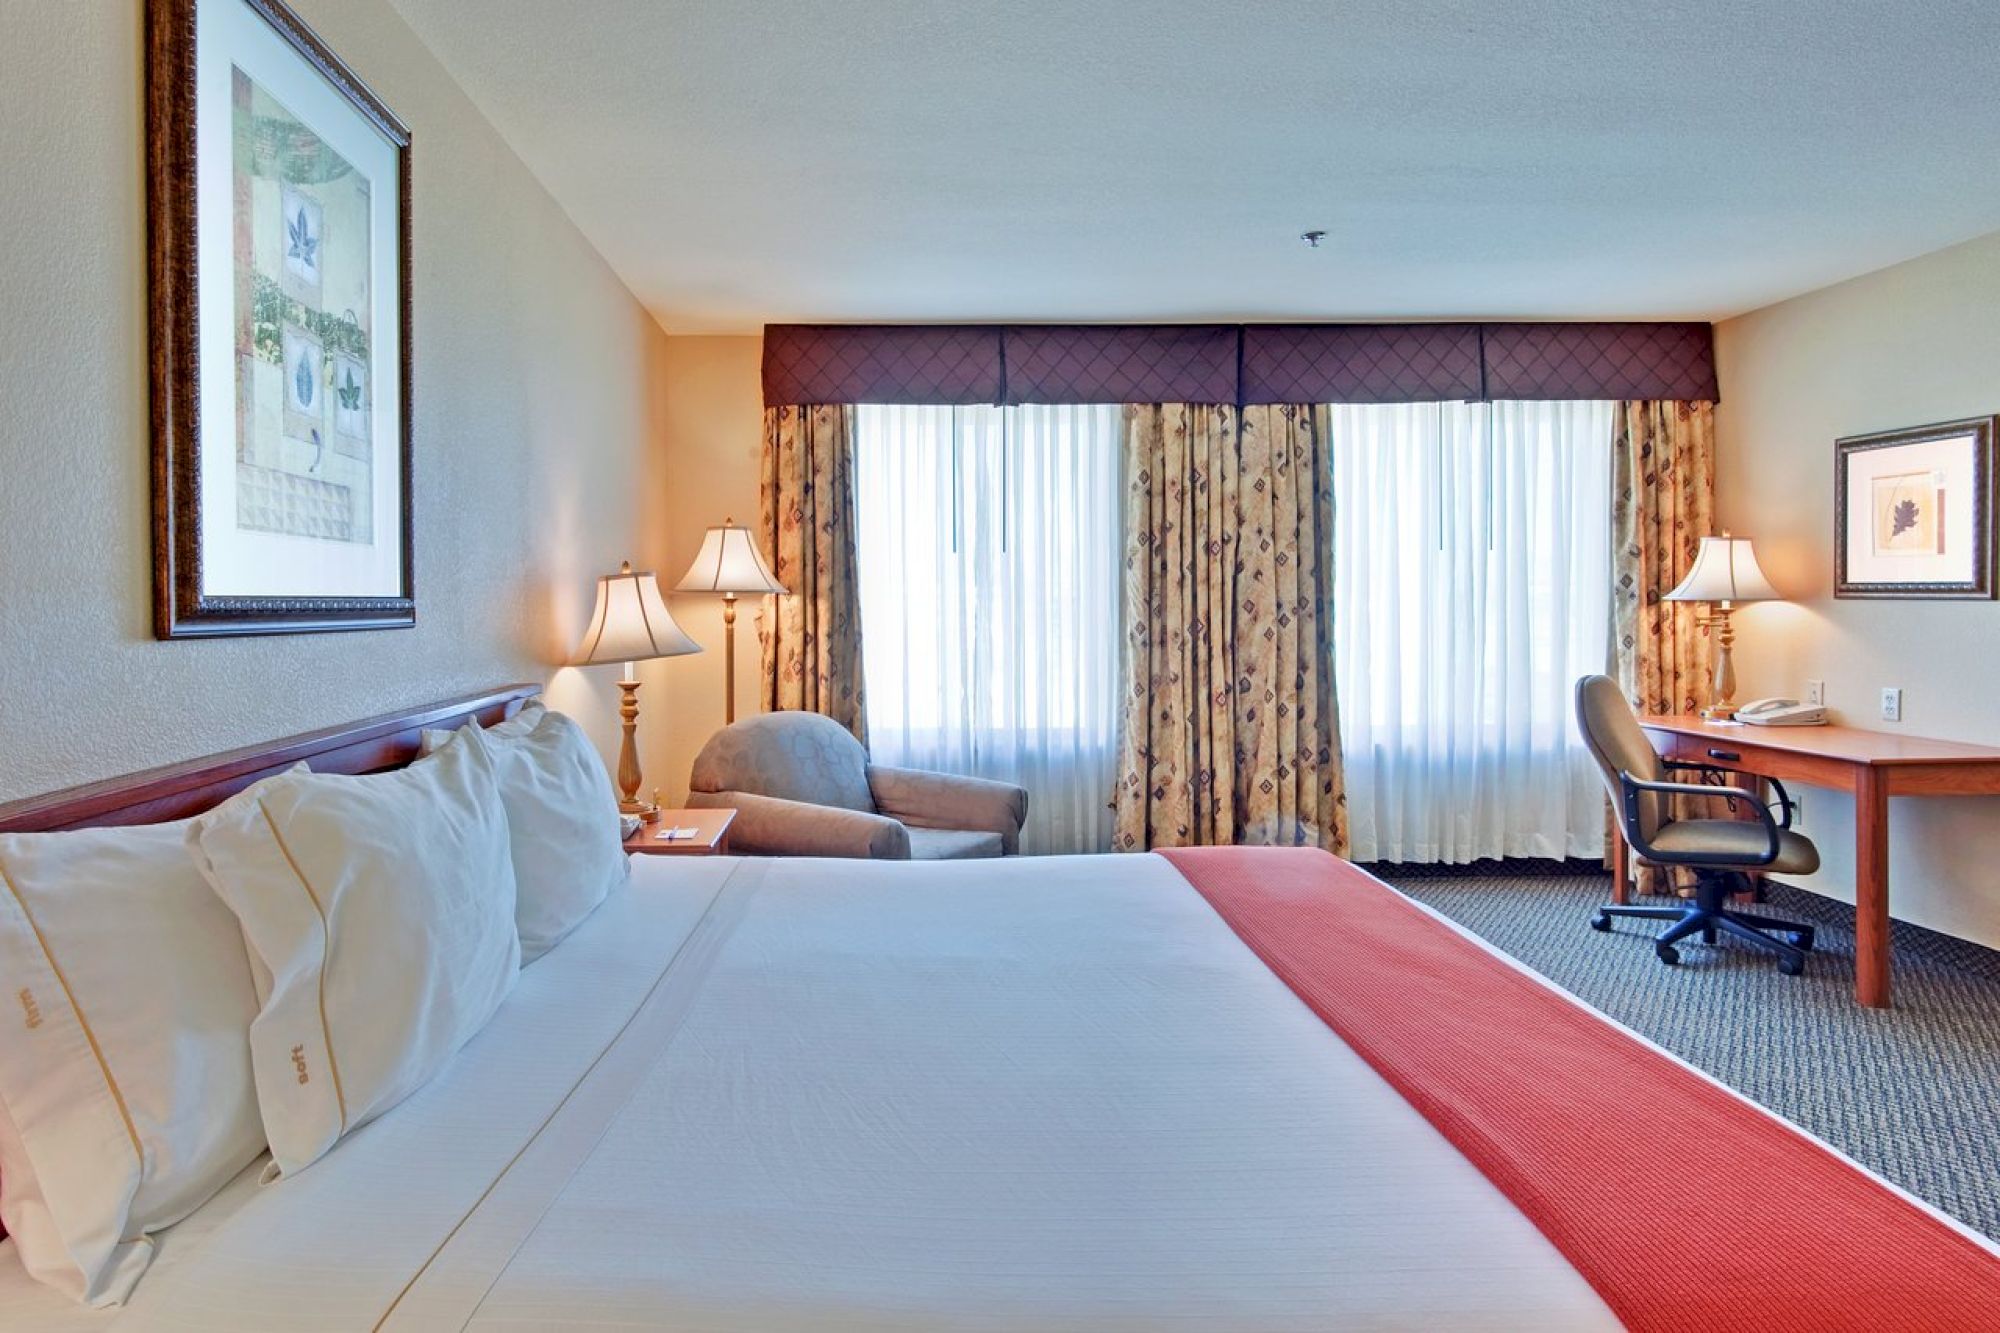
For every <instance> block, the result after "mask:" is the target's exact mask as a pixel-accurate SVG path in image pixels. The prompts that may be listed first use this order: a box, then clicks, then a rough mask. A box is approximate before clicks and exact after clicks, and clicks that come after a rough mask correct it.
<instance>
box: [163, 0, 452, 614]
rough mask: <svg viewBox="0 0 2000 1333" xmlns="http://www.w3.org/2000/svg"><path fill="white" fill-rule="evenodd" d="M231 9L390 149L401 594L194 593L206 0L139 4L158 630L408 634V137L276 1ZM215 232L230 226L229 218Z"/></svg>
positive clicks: (251, 1)
mask: <svg viewBox="0 0 2000 1333" xmlns="http://www.w3.org/2000/svg"><path fill="white" fill-rule="evenodd" d="M236 2H237V3H241V4H243V5H245V6H247V7H248V8H249V9H250V10H251V11H253V12H254V13H256V14H257V15H259V16H260V17H261V18H262V19H263V20H264V21H265V22H266V23H268V24H269V25H270V26H271V28H272V29H273V30H274V31H275V32H276V33H277V34H278V35H279V36H280V37H281V38H283V39H284V41H285V43H286V44H287V45H288V46H289V47H290V48H291V49H292V50H293V51H295V52H296V53H297V54H298V55H299V56H300V57H301V58H302V59H303V60H304V61H305V63H306V64H307V65H309V66H310V67H311V68H312V69H313V70H315V71H316V72H317V73H318V74H319V75H320V76H321V77H323V78H324V79H325V80H326V81H327V83H328V84H330V85H331V86H332V87H333V89H334V90H335V91H337V92H338V93H339V94H341V95H342V97H343V98H344V99H345V100H346V101H347V102H348V103H350V104H351V105H352V107H353V108H354V110H355V111H356V112H358V113H359V114H360V115H361V116H362V117H363V118H364V119H366V120H367V121H368V122H369V123H370V124H371V125H372V126H373V127H374V128H375V129H376V130H378V131H380V133H381V134H382V136H383V137H384V138H385V139H386V140H388V142H389V143H390V145H391V146H392V147H393V149H394V152H395V156H396V186H397V201H396V214H397V216H396V247H395V249H396V269H397V272H396V278H397V284H398V290H397V294H396V302H395V305H396V319H397V323H398V326H399V330H398V332H399V337H398V349H397V350H398V361H399V363H400V364H399V365H398V366H397V373H396V377H395V382H396V387H397V391H398V393H399V394H400V395H401V403H400V411H399V414H398V421H399V430H398V434H399V436H400V440H399V444H400V448H399V451H398V452H399V456H400V461H399V469H398V470H399V473H400V475H399V478H398V484H399V486H400V488H401V509H402V523H401V547H402V549H401V561H402V587H401V590H400V592H399V593H398V594H397V595H395V596H386V597H312V596H287V597H234V596H230V597H222V596H206V595H204V594H203V592H202V587H203V580H202V558H203V554H202V543H201V485H200V483H201V450H202V444H203V441H202V425H201V381H200V355H199V350H200V349H199V344H200V329H199V324H198V318H199V288H198V284H197V276H198V268H197V254H198V232H197V228H198V226H199V225H200V219H199V218H198V217H197V213H196V173H195V161H196V125H195V99H196V65H195V32H196V25H197V22H198V12H199V10H200V9H201V7H202V6H203V5H204V4H207V3H215V0H146V186H147V191H146V222H147V260H148V277H149V284H150V307H151V308H150V317H151V335H152V337H151V367H150V368H151V372H152V463H153V629H154V633H155V635H156V636H157V637H159V638H162V639H177V638H191V637H213V636H219V635H247V634H298V633H306V632H311V631H320V630H360V629H398V628H406V627H408V626H411V625H414V624H415V623H416V562H415V544H414V540H413V524H412V518H413V513H412V510H413V505H412V496H413V492H412V471H411V461H410V460H411V437H412V429H411V423H412V420H413V416H412V410H411V407H412V396H411V387H412V385H411V373H410V365H411V350H410V349H411V343H410V334H411V327H410V324H411V321H410V131H409V129H408V128H407V127H406V126H405V125H404V124H403V122H402V121H400V120H398V119H397V118H396V116H395V114H394V113H393V112H391V111H390V110H389V108H388V107H387V106H386V105H385V104H384V103H383V102H382V100H381V99H380V98H379V97H377V96H376V95H375V94H374V93H373V92H372V91H370V90H369V88H368V86H367V85H366V84H364V83H363V82H362V81H361V80H360V79H359V78H358V77H356V75H355V74H354V72H353V71H352V70H350V69H349V68H348V67H347V66H346V65H345V64H344V63H343V62H342V61H341V59H340V58H339V57H338V56H336V55H335V54H334V53H333V51H332V50H331V49H330V48H328V46H327V45H326V43H325V42H323V41H322V40H321V39H320V38H319V36H318V35H317V34H316V33H314V32H313V30H312V29H311V28H309V27H307V26H306V24H305V22H304V21H303V20H301V19H300V18H299V17H298V15H296V14H294V13H293V12H292V11H291V10H290V9H289V8H287V7H286V6H285V4H284V3H283V0H236ZM223 225H228V220H227V219H225V220H224V223H223Z"/></svg>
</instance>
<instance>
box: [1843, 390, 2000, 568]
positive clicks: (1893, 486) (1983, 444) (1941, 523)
mask: <svg viewBox="0 0 2000 1333" xmlns="http://www.w3.org/2000/svg"><path fill="white" fill-rule="evenodd" d="M1996 426H2000V417H1974V418H1972V419H1970V420H1967V421H1945V422H1940V423H1938V424H1937V425H1935V426H1918V427H1915V428H1913V429H1911V430H1892V431H1883V432H1881V433H1880V434H1876V435H1855V436H1850V437H1848V438H1847V439H1844V440H1836V441H1834V446H1833V450H1834V464H1833V466H1834V480H1833V509H1834V518H1833V522H1834V589H1833V592H1834V596H1836V597H1910V598H1948V597H1983V598H1990V597H1992V596H1993V595H1994V561H1993V556H1994V545H1993V498H1994V470H1993V464H1994V456H1993V447H1994V431H1995V427H1996Z"/></svg>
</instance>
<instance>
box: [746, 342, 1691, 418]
mask: <svg viewBox="0 0 2000 1333" xmlns="http://www.w3.org/2000/svg"><path fill="white" fill-rule="evenodd" d="M1719 396H1720V395H1719V394H1718V393H1717V391H1716V380H1715V348H1714V332H1713V330H1712V329H1711V328H1710V327H1709V326H1708V325H1706V324H1692V323H1682V324H1614V323H1598V324H1248V325H1235V324H1018V325H1009V326H1006V327H1000V326H996V325H991V324H943V325H937V324H930V325H924V324H911V325H896V324H888V325H884V324H869V325H841V324H771V325H767V326H766V327H765V329H764V401H765V402H766V403H767V404H770V405H772V406H779V405H786V404H803V403H935V404H967V403H1411V402H1434V401H1438V400H1449V399H1463V400H1469V401H1477V400H1480V399H1494V398H1537V399H1552V398H1553V399H1563V398H1612V399H1628V398H1659V399H1669V400H1679V401H1693V402H1714V401H1716V399H1717V398H1718V397H1719Z"/></svg>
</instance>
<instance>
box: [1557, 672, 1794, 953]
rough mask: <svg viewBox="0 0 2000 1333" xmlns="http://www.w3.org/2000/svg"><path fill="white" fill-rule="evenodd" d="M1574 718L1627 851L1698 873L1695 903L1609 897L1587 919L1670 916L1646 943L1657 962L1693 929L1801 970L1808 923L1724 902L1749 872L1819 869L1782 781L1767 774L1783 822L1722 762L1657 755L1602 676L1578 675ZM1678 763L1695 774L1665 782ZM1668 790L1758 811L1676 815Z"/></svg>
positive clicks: (1597, 922)
mask: <svg viewBox="0 0 2000 1333" xmlns="http://www.w3.org/2000/svg"><path fill="white" fill-rule="evenodd" d="M1576 725H1577V730H1578V731H1580V732H1582V733H1583V741H1584V744H1585V745H1586V746H1587V747H1589V750H1590V757H1591V758H1592V759H1594V760H1596V761H1597V770H1598V772H1599V773H1601V774H1603V776H1604V789H1605V791H1606V792H1607V793H1609V795H1610V797H1611V802H1612V805H1613V807H1614V808H1615V810H1616V812H1617V818H1618V822H1619V824H1620V825H1621V826H1622V827H1623V828H1624V830H1625V841H1626V842H1628V843H1630V844H1631V846H1632V850H1633V852H1634V853H1636V854H1637V855H1638V857H1639V859H1640V860H1642V861H1646V862H1648V863H1650V864H1652V865H1656V866H1685V867H1687V868H1688V869H1690V870H1692V871H1694V872H1695V899H1694V903H1693V905H1692V906H1681V907H1634V906H1626V905H1624V904H1621V903H1606V904H1605V905H1604V906H1602V907H1600V908H1598V909H1597V915H1596V916H1594V917H1592V918H1591V921H1590V926H1591V929H1593V930H1610V929H1611V918H1613V917H1616V916H1625V917H1635V918H1638V919H1640V920H1646V921H1671V922H1673V923H1674V924H1673V925H1671V926H1669V927H1668V928H1667V929H1666V930H1665V931H1663V932H1662V933H1661V934H1660V937H1659V938H1658V939H1657V940H1655V941H1654V942H1653V952H1654V953H1656V954H1658V955H1659V958H1660V961H1661V962H1663V963H1678V962H1680V960H1681V955H1680V951H1679V950H1678V949H1676V948H1674V945H1675V943H1676V942H1678V941H1680V940H1684V939H1686V938H1687V937H1688V936H1690V935H1693V934H1695V933H1696V932H1697V931H1699V932H1700V933H1701V939H1702V943H1704V944H1714V943H1715V942H1716V939H1717V937H1718V935H1730V936H1734V937H1735V938H1737V939H1740V940H1743V941H1745V942H1746V943H1749V944H1754V945H1756V946H1757V947H1758V948H1760V949H1769V950H1771V951H1772V952H1773V953H1775V954H1777V955H1778V970H1779V971H1780V972H1783V973H1784V974H1785V975H1786V976H1792V977H1795V976H1797V975H1799V973H1801V972H1803V971H1804V970H1805V966H1806V953H1807V951H1808V950H1810V949H1811V948H1812V946H1813V932H1812V927H1811V926H1806V925H1800V924H1799V923H1798V922H1796V921H1774V920H1772V919H1771V918H1769V917H1762V916H1753V915H1751V914H1749V913H1745V912H1735V911H1731V910H1730V909H1729V907H1728V902H1729V898H1730V895H1731V894H1735V893H1740V892H1742V891H1744V890H1746V889H1748V888H1750V887H1751V882H1750V877H1749V876H1748V875H1747V874H1746V873H1745V872H1746V871H1750V870H1774V871H1777V872H1779V873H1780V874H1793V875H1809V874H1811V873H1812V872H1813V871H1815V870H1817V869H1819V849H1818V848H1816V847H1814V846H1813V845H1812V843H1811V842H1810V841H1809V840H1807V838H1806V837H1805V836H1804V835H1803V834H1800V833H1794V832H1792V809H1793V806H1792V798H1791V797H1790V796H1789V795H1787V794H1786V792H1785V788H1784V786H1783V784H1781V783H1779V782H1778V781H1777V779H1775V778H1771V779H1767V781H1769V782H1770V783H1771V786H1772V787H1773V788H1774V789H1775V790H1776V792H1777V796H1778V802H1779V805H1780V807H1781V809H1782V814H1783V821H1782V822H1780V821H1779V820H1777V819H1774V818H1772V816H1771V811H1770V810H1769V809H1768V808H1767V807H1766V806H1765V804H1764V803H1763V801H1761V800H1759V799H1758V798H1757V797H1756V796H1755V795H1753V794H1752V793H1751V792H1749V791H1746V790H1744V789H1743V788H1741V787H1732V786H1729V785H1727V780H1728V777H1729V774H1728V772H1727V771H1726V770H1724V769H1719V768H1711V767H1709V766H1708V765H1706V764H1685V763H1678V762H1675V761H1673V760H1665V759H1661V758H1660V756H1659V755H1658V754H1656V753H1654V751H1653V747H1652V745H1651V744H1650V743H1649V742H1648V741H1647V740H1646V733H1645V732H1643V731H1641V730H1640V729H1639V720H1638V718H1636V717H1634V716H1633V715H1632V709H1631V707H1630V705H1628V704H1627V703H1626V702H1625V696H1624V694H1623V693H1622V692H1621V691H1620V690H1619V688H1618V686H1617V684H1616V683H1615V682H1613V681H1612V680H1611V679H1610V678H1609V677H1608V676H1585V677H1584V678H1583V679H1582V680H1579V681H1578V682H1577V683H1576ZM1676 771H1692V772H1695V773H1697V774H1698V775H1699V778H1700V780H1699V781H1696V782H1670V781H1667V780H1666V779H1667V777H1668V776H1669V775H1670V774H1671V773H1673V772H1676ZM1674 796H1705V797H1711V798H1714V797H1723V798H1727V799H1728V800H1729V801H1730V802H1731V803H1732V804H1734V803H1735V802H1737V801H1742V802H1744V803H1745V805H1746V806H1747V807H1748V808H1749V810H1750V811H1751V812H1752V813H1753V814H1755V815H1756V816H1757V819H1756V822H1755V823H1752V822H1751V821H1749V820H1745V819H1676V818H1674V817H1673V812H1672V807H1671V805H1670V799H1671V798H1672V797H1674ZM1780 936H1782V937H1783V938H1782V939H1781V938H1779V937H1780Z"/></svg>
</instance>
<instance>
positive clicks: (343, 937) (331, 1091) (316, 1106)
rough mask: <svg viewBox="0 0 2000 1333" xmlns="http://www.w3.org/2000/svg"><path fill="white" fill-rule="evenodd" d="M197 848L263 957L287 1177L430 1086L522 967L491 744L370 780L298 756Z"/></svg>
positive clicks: (226, 811)
mask: <svg viewBox="0 0 2000 1333" xmlns="http://www.w3.org/2000/svg"><path fill="white" fill-rule="evenodd" d="M188 844H189V847H190V848H191V849H192V850H193V852H194V854H195V860H196V862H197V864H199V865H200V866H201V869H202V873H203V874H205V875H206V876H207V877H208V881H209V883H210V884H211V885H213V886H214V888H215V892H216V893H217V894H218V895H219V896H220V897H221V898H222V900H223V902H225V903H227V904H228V906H229V909H230V910H231V911H232V912H234V913H235V915H236V918H237V920H238V921H240V922H241V923H242V928H243V938H244V939H245V941H247V942H248V944H249V947H250V954H251V958H252V962H253V964H254V965H255V973H256V978H257V981H258V982H259V987H258V989H259V991H260V1007H259V1010H258V1013H257V1016H256V1019H255V1020H254V1021H253V1022H252V1023H251V1024H250V1058H251V1065H252V1068H253V1071H254V1074H255V1079H256V1086H257V1105H258V1110H259V1113H260V1115H261V1117H262V1119H263V1124H264V1130H265V1133H266V1135H267V1137H268V1138H269V1140H270V1145H271V1157H272V1161H273V1163H274V1165H275V1169H276V1171H277V1173H278V1174H281V1175H288V1174H290V1173H292V1172H295V1171H298V1170H300V1169H302V1168H304V1167H306V1166H309V1165H311V1164H312V1163H313V1162H314V1161H317V1160H318V1159H319V1158H320V1157H321V1156H323V1155H324V1154H325V1153H326V1152H327V1151H328V1150H329V1149H331V1148H332V1147H333V1146H334V1144H335V1143H336V1142H338V1141H339V1139H340V1138H341V1136H342V1135H345V1134H347V1133H350V1132H351V1131H353V1130H354V1129H356V1128H358V1127H360V1126H361V1125H363V1124H365V1123H367V1122H368V1121H369V1120H370V1119H372V1118H374V1117H375V1116H378V1115H380V1114H382V1113H383V1112H384V1111H386V1110H388V1109H389V1108H391V1107H393V1106H394V1105H395V1104H396V1103H398V1102H400V1101H402V1100H403V1099H404V1098H405V1097H407V1096H409V1095H410V1094H411V1093H413V1092H415V1091H416V1090H417V1089H419V1088H421V1087H422V1086H423V1085H424V1084H425V1083H427V1082H429V1081H430V1079H431V1078H432V1077H434V1076H435V1075H436V1074H437V1072H438V1070H439V1069H440V1068H442V1067H443V1065H444V1063H445V1062H446V1061H447V1060H448V1059H450V1057H451V1055H452V1054H453V1053H454V1052H455V1051H457V1050H458V1048H459V1047H460V1046H462V1045H464V1044H465V1042H466V1041H467V1040H469V1039H470V1038H471V1037H472V1036H473V1034H475V1033H476V1032H478V1031H479V1029H480V1028H481V1027H483V1026H485V1024H486V1021H487V1020H488V1019H489V1018H491V1017H492V1015H493V1012H494V1010H496V1009H498V1008H499V1007H500V1003H501V1001H502V1000H503V999H505V998H506V995H507V992H508V991H509V990H510V989H511V988H512V986H513V984H514V978H515V975H516V974H517V973H518V971H519V970H520V953H521V949H520V940H519V938H518V937H517V936H516V934H515V931H514V867H513V861H512V858H511V857H510V856H509V854H508V848H507V818H506V815H505V814H504V813H503V812H502V809H501V805H500V794H499V789H498V786H497V784H496V781H495V777H494V770H493V761H492V756H491V755H489V754H488V753H487V752H486V751H485V750H484V749H483V748H480V747H475V746H465V747H453V748H452V749H451V750H450V751H449V752H446V753H441V754H439V755H437V756H435V757H434V758H431V759H426V760H423V761H422V762H419V763H415V764H412V765H410V766H409V767H408V768H404V769H399V770H396V771H394V772H389V773H376V774H368V775H365V776H360V777H350V776H345V775H336V774H324V775H322V774H314V773H309V772H306V771H304V768H303V766H301V767H300V768H299V769H295V770H293V771H292V772H290V773H286V774H283V775H281V776H279V777H275V778H267V779H266V780H264V781H263V782H260V783H257V784H256V785H255V786H252V787H249V788H246V789H245V790H243V791H242V792H239V793H238V794H237V795H235V796H233V797H231V798H230V799H229V800H227V801H225V802H223V803H222V804H221V805H219V806H217V807H216V808H215V809H214V810H211V811H209V812H208V813H207V814H205V815H202V816H199V817H198V818H196V819H195V820H194V821H193V823H192V826H191V828H190V831H189V835H188Z"/></svg>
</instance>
